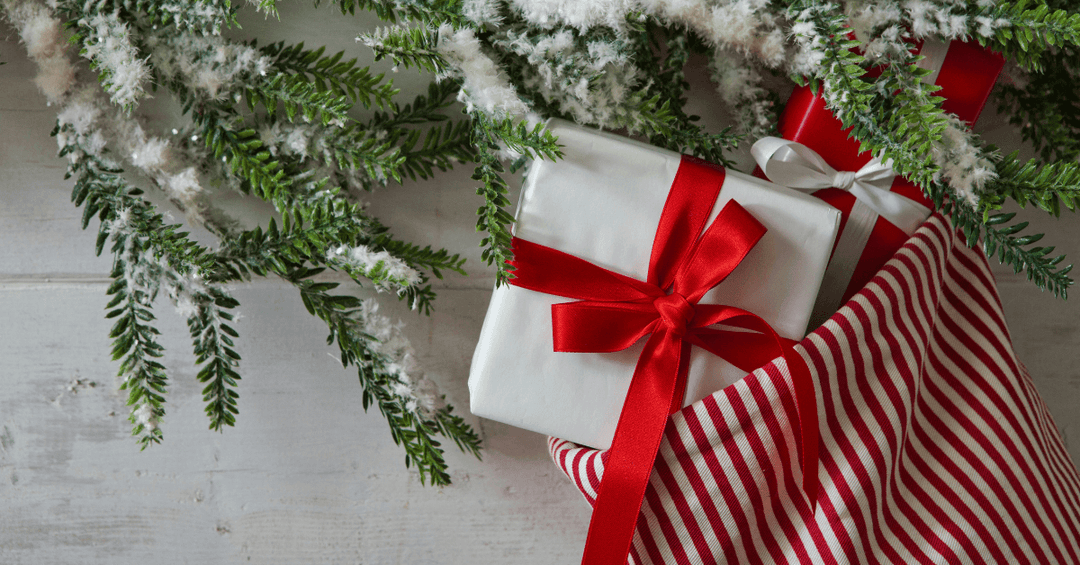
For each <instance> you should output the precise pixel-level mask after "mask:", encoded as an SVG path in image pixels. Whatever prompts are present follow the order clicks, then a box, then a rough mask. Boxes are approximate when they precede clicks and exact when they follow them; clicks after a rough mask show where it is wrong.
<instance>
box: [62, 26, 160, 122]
mask: <svg viewBox="0 0 1080 565" xmlns="http://www.w3.org/2000/svg"><path fill="white" fill-rule="evenodd" d="M79 25H80V26H82V27H83V28H85V29H87V30H88V32H87V37H86V40H85V47H84V49H83V53H82V54H83V56H84V57H86V58H87V59H90V61H91V62H93V64H94V65H95V67H96V68H97V69H98V70H99V71H101V73H102V77H103V80H104V85H105V89H106V91H108V93H109V95H110V96H111V98H112V101H113V103H114V104H117V105H119V106H124V107H128V106H132V105H134V104H135V103H136V102H137V101H138V99H139V98H140V97H141V96H142V94H143V90H144V86H145V84H146V82H147V81H148V80H149V78H150V67H149V66H148V65H147V64H146V61H144V60H143V59H144V58H143V56H142V55H141V54H140V53H139V50H138V49H136V47H135V46H134V45H133V44H132V42H131V32H130V30H129V29H128V26H127V24H126V23H124V22H123V21H121V20H120V17H119V16H118V15H117V14H115V13H113V14H104V13H98V14H95V15H94V16H92V17H90V18H84V19H82V20H79Z"/></svg>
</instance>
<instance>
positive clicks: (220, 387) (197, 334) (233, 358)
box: [187, 288, 240, 431]
mask: <svg viewBox="0 0 1080 565" xmlns="http://www.w3.org/2000/svg"><path fill="white" fill-rule="evenodd" d="M239 305H240V303H239V302H237V301H236V300H235V299H234V298H232V297H231V296H229V295H227V294H225V293H224V292H221V291H220V290H219V289H216V288H211V289H210V292H209V293H208V294H207V296H205V298H204V299H203V301H202V303H201V304H198V305H197V307H196V311H195V312H193V313H192V314H191V316H189V317H188V320H187V325H188V332H189V334H190V335H191V339H192V345H193V346H194V352H195V361H196V363H198V364H200V365H202V368H201V369H199V373H198V375H196V378H197V379H198V380H199V382H200V383H204V384H206V386H205V387H204V388H203V390H202V394H203V401H204V402H206V415H207V416H208V417H209V418H210V429H212V430H214V431H221V430H222V426H232V425H235V424H236V415H237V414H238V413H239V409H238V408H237V406H236V401H237V398H239V397H240V395H239V394H238V393H237V392H236V387H237V386H238V383H237V382H236V381H239V380H240V373H239V372H238V371H237V366H238V365H239V362H240V354H239V353H237V352H236V350H235V349H234V347H235V343H234V342H233V339H234V338H237V337H239V334H237V332H236V330H234V329H233V328H232V327H231V326H230V325H229V324H228V322H232V321H233V319H234V318H233V315H232V312H230V311H229V310H232V309H235V308H236V307H237V306H239Z"/></svg>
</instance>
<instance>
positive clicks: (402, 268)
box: [326, 245, 423, 292]
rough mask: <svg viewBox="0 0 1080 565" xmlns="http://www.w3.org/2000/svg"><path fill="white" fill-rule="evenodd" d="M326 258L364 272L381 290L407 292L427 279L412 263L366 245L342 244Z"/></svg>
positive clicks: (351, 269) (328, 253) (350, 268)
mask: <svg viewBox="0 0 1080 565" xmlns="http://www.w3.org/2000/svg"><path fill="white" fill-rule="evenodd" d="M326 260H327V262H328V263H331V264H334V265H337V266H343V267H347V268H348V269H349V270H350V271H356V272H359V273H361V274H362V275H363V276H365V277H367V278H369V279H371V280H372V281H373V282H374V283H375V285H376V288H378V289H379V290H392V291H395V292H404V291H405V290H406V289H408V288H409V287H411V286H416V285H418V284H420V283H421V282H422V280H423V279H422V278H421V276H420V273H419V272H418V271H417V270H416V269H414V268H412V267H410V266H409V264H408V263H406V262H404V261H402V260H401V259H399V258H397V257H394V256H393V255H391V254H390V253H387V252H386V251H372V250H371V248H369V247H368V246H366V245H356V246H352V247H349V246H344V245H339V246H337V247H334V248H331V249H330V250H329V251H327V253H326Z"/></svg>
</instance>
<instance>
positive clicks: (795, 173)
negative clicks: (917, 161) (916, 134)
mask: <svg viewBox="0 0 1080 565" xmlns="http://www.w3.org/2000/svg"><path fill="white" fill-rule="evenodd" d="M750 153H751V154H752V155H753V156H754V160H755V161H757V164H758V166H759V167H761V170H762V171H763V172H764V173H765V176H766V177H768V178H769V180H771V181H772V182H774V183H776V184H779V185H781V186H786V187H788V188H794V189H798V190H808V191H813V190H819V189H822V188H839V189H840V190H846V191H848V192H850V193H851V194H852V196H854V197H855V198H856V199H858V200H859V202H862V203H863V204H865V205H866V206H867V207H868V208H870V209H871V210H873V211H874V213H876V214H877V215H879V216H881V217H882V218H885V219H886V220H889V221H890V222H891V223H892V224H893V225H894V226H896V227H898V228H900V229H902V230H904V233H906V234H908V235H911V234H913V233H915V230H917V229H919V226H920V225H922V223H923V221H925V220H926V218H927V217H928V216H929V215H930V210H929V209H928V208H926V207H925V206H923V205H921V204H918V203H916V202H914V201H912V200H910V199H908V198H905V197H904V196H901V195H899V194H897V193H895V192H891V191H890V190H889V187H890V186H892V183H893V179H895V178H896V173H894V172H893V170H892V167H890V164H891V163H892V161H891V160H890V161H887V162H885V163H882V162H881V161H880V160H879V159H877V158H876V157H875V158H874V159H871V160H870V162H869V163H867V164H865V165H863V166H862V168H860V169H859V170H858V171H837V170H836V169H834V168H832V167H830V166H829V164H828V163H826V162H825V159H822V158H821V155H818V154H817V152H816V151H814V150H813V149H810V148H809V147H807V146H805V145H803V144H801V143H796V142H794V141H790V140H787V139H781V138H779V137H763V138H761V139H760V140H758V142H757V143H755V144H754V146H753V147H752V148H751V149H750Z"/></svg>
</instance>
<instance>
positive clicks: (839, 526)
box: [807, 317, 876, 563]
mask: <svg viewBox="0 0 1080 565" xmlns="http://www.w3.org/2000/svg"><path fill="white" fill-rule="evenodd" d="M833 321H834V323H840V322H842V321H843V318H835V317H834V319H833ZM817 336H818V337H819V338H821V340H822V341H823V342H824V345H825V347H827V348H828V353H829V357H830V358H832V359H834V360H836V359H839V358H840V357H841V354H840V346H839V344H838V343H837V341H836V336H834V335H833V334H832V333H831V332H826V331H820V332H819V333H818V334H817ZM807 352H808V353H810V358H811V361H812V362H813V364H814V367H815V373H816V375H817V378H818V383H819V386H820V387H821V395H820V398H821V400H820V402H822V403H823V405H824V406H823V407H824V410H823V411H822V414H823V415H824V416H825V418H826V420H825V422H824V423H823V426H822V428H827V429H828V434H829V435H828V437H830V438H833V441H835V442H836V444H837V447H838V448H839V449H840V451H841V453H838V454H834V452H832V451H830V450H828V449H825V450H823V451H822V452H821V462H822V466H823V468H824V469H826V470H827V471H828V473H829V478H830V482H831V483H832V485H833V486H834V487H835V488H836V490H837V494H838V495H839V496H840V499H841V500H840V501H839V502H840V504H839V505H838V506H839V508H838V509H834V510H833V511H832V512H830V513H829V514H828V518H829V526H830V528H831V530H832V532H833V533H834V535H836V536H837V538H838V540H837V541H839V542H840V544H841V547H842V548H843V549H844V554H845V557H847V561H848V562H849V563H861V562H862V561H863V560H864V559H870V560H872V559H873V557H872V556H867V555H866V553H865V552H866V549H867V548H868V547H869V545H870V543H869V538H868V537H867V536H866V531H865V530H864V529H862V528H857V529H856V531H855V532H851V531H850V530H849V528H848V524H847V523H845V522H844V521H843V520H842V519H841V518H840V515H841V513H848V514H851V515H852V517H853V519H854V521H855V522H856V523H863V522H864V520H863V518H862V512H861V509H860V507H859V505H858V504H857V502H856V497H855V493H854V491H853V490H852V488H851V486H850V485H849V484H848V483H847V479H845V478H844V476H843V471H842V470H841V468H840V467H841V465H843V466H844V467H848V462H849V461H850V459H851V457H852V456H853V455H854V449H853V448H852V447H851V442H850V440H849V439H848V437H847V433H846V430H845V429H844V426H843V424H842V423H841V422H840V421H839V419H838V418H837V414H838V412H837V408H836V406H835V405H834V404H833V394H831V390H833V387H834V386H835V382H834V381H835V380H840V379H844V378H845V370H846V367H845V366H844V365H843V364H840V363H836V365H835V366H836V369H837V371H836V374H835V375H833V374H830V372H829V371H828V367H827V365H826V363H827V362H826V360H825V358H824V354H822V353H821V352H819V351H818V350H817V349H816V348H812V349H808V350H807ZM822 437H823V438H824V437H825V436H824V435H823V436H822ZM821 504H822V508H823V509H825V508H828V507H832V506H833V504H834V502H833V501H832V500H831V499H826V500H824V501H822V502H821ZM852 526H853V527H854V524H852ZM853 533H854V534H856V535H858V536H859V542H860V543H859V544H858V545H856V544H855V542H854V540H852V534H853ZM875 562H876V561H875Z"/></svg>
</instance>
